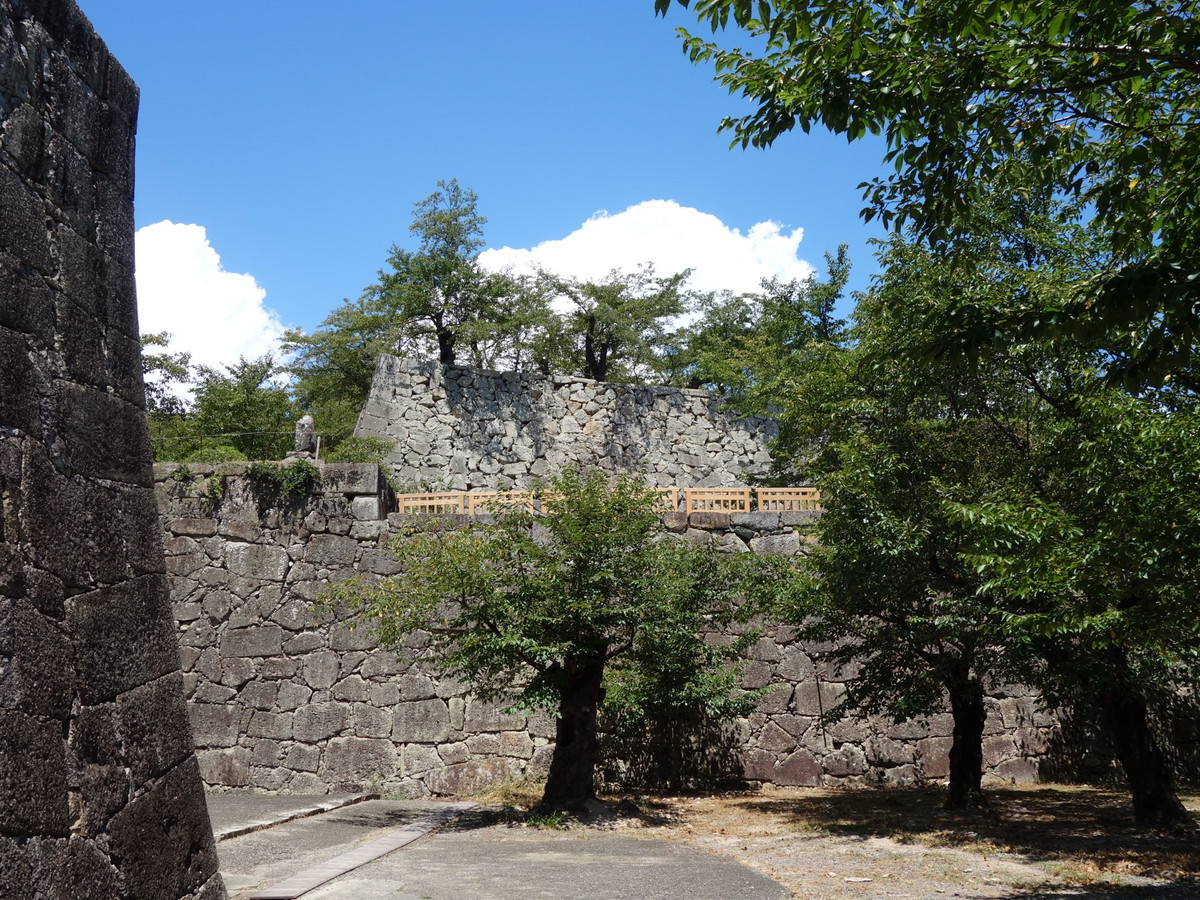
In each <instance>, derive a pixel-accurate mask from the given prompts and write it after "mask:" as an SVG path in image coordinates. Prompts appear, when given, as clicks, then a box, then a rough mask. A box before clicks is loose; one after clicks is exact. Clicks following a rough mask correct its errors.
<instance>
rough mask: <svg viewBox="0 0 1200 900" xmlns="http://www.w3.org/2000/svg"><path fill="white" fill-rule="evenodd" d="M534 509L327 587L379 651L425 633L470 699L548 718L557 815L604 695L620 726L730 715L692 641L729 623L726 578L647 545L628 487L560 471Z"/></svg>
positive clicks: (707, 553)
mask: <svg viewBox="0 0 1200 900" xmlns="http://www.w3.org/2000/svg"><path fill="white" fill-rule="evenodd" d="M542 503H543V505H544V506H545V507H546V514H545V515H543V516H541V517H539V518H537V519H536V520H535V519H533V518H532V517H531V516H530V515H529V514H527V513H524V512H514V511H511V510H508V511H506V510H502V509H501V510H497V512H496V516H495V521H494V523H490V524H480V523H473V524H471V525H468V526H463V527H458V528H454V527H449V526H447V525H445V524H438V523H436V522H435V523H434V524H433V526H432V527H430V528H426V529H420V530H416V531H415V533H413V534H411V535H407V536H402V537H400V538H398V539H397V540H396V541H395V542H393V544H392V546H391V550H392V553H393V554H394V555H395V556H396V558H397V560H398V561H399V563H400V568H401V571H400V573H399V574H398V575H396V576H394V577H390V578H386V579H382V580H380V581H377V582H361V581H360V582H356V583H351V584H347V585H344V586H341V587H339V588H338V589H337V590H336V591H335V593H334V594H333V598H334V599H335V600H336V601H341V602H344V603H346V604H347V605H349V606H350V607H351V608H352V609H353V610H354V611H355V612H356V614H357V617H358V621H359V622H361V623H362V624H363V625H364V626H369V627H371V629H372V630H373V632H374V633H375V634H376V635H377V637H378V639H379V641H380V644H381V646H384V647H400V646H403V645H404V642H405V640H406V639H407V638H408V637H409V636H410V635H411V634H412V633H413V632H418V631H423V632H428V633H430V634H431V635H432V643H433V647H432V654H431V655H430V657H429V659H430V660H431V661H432V662H433V663H434V665H436V666H438V667H439V668H441V669H442V670H443V671H445V672H449V673H452V674H454V675H456V676H457V677H460V678H462V679H464V680H465V681H467V682H468V683H470V684H471V685H472V686H473V688H474V689H475V690H476V691H478V692H479V693H480V694H481V695H483V696H485V697H499V698H504V699H506V700H508V701H509V702H512V703H514V704H516V705H520V706H522V707H534V708H539V707H540V708H544V709H548V710H552V711H553V712H554V713H555V714H556V715H557V726H556V732H555V749H554V756H553V760H552V762H551V764H550V771H549V776H548V780H547V782H546V787H545V792H544V795H543V798H542V804H543V806H546V807H551V808H571V807H578V806H579V805H581V804H582V803H583V802H585V801H586V800H588V799H589V798H591V797H592V796H594V774H595V766H596V761H597V752H598V739H597V712H598V710H599V709H600V707H601V705H602V704H603V703H604V702H605V699H606V685H607V686H611V687H613V689H614V690H613V693H614V696H615V697H616V698H619V700H620V703H619V707H620V712H621V713H622V714H623V715H626V716H627V715H629V714H630V711H631V710H632V709H635V708H639V707H641V706H644V705H645V704H646V703H647V702H650V701H649V700H647V698H651V699H652V700H653V702H654V703H655V704H656V706H655V707H654V711H655V712H656V713H658V714H664V713H667V712H670V710H671V706H672V698H674V704H675V705H677V706H679V707H680V708H684V707H686V708H689V709H690V708H694V707H695V706H696V705H697V704H702V705H705V706H707V707H709V708H711V709H713V710H715V711H718V712H720V711H732V710H734V709H735V708H736V705H735V698H734V697H733V688H734V681H733V672H732V670H731V669H729V668H727V667H723V666H721V665H720V663H721V662H722V660H721V659H720V657H721V655H722V652H723V651H722V650H720V649H719V648H714V647H712V646H710V645H708V644H706V643H705V642H704V640H703V637H702V634H701V632H702V631H707V630H711V629H713V628H718V627H720V626H721V624H723V623H725V622H728V621H729V620H730V619H731V617H732V616H733V613H734V597H733V594H732V590H731V585H732V584H733V582H734V580H733V579H731V578H730V577H729V576H728V574H727V573H725V572H724V571H723V569H724V567H723V566H722V564H721V561H720V558H719V556H718V555H717V554H716V553H715V551H712V550H706V549H699V548H696V547H693V546H692V545H691V544H689V543H688V542H686V541H681V540H677V539H670V538H664V537H663V535H662V531H661V526H660V524H659V521H658V517H657V515H656V514H655V513H654V511H653V498H652V496H651V495H650V493H649V492H648V491H647V490H646V489H645V488H644V487H643V486H642V485H641V484H640V482H639V481H638V480H637V479H635V478H633V477H629V476H626V477H621V478H618V479H617V480H616V481H615V482H613V483H612V484H610V483H609V481H608V477H607V476H606V475H605V474H603V473H591V474H587V475H584V474H581V473H580V472H578V471H574V470H568V471H566V472H564V473H562V474H561V475H559V476H557V477H555V478H552V479H551V480H550V483H549V485H548V489H547V491H546V493H544V494H543V496H542ZM733 652H736V648H733ZM664 672H666V673H667V675H666V677H664ZM645 685H654V686H655V688H656V689H655V690H651V689H649V688H647V687H645ZM664 686H669V687H668V688H666V691H667V692H666V693H664Z"/></svg>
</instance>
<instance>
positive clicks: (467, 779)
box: [425, 757, 522, 797]
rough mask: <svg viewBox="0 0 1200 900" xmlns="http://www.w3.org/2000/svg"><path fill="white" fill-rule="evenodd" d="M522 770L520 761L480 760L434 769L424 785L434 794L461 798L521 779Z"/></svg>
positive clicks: (496, 758)
mask: <svg viewBox="0 0 1200 900" xmlns="http://www.w3.org/2000/svg"><path fill="white" fill-rule="evenodd" d="M521 768H522V764H521V761H520V760H517V759H509V758H504V757H495V758H492V759H478V760H472V761H470V762H465V763H462V764H460V765H457V766H446V767H445V768H444V769H433V770H431V771H430V772H429V774H427V775H426V776H425V784H426V786H427V787H428V788H429V791H430V793H432V794H441V795H450V796H454V797H462V796H466V795H468V794H473V793H476V792H477V791H481V790H483V789H484V788H486V787H490V786H492V785H495V784H502V783H503V782H505V781H512V780H513V779H514V778H517V777H519V776H520V774H521Z"/></svg>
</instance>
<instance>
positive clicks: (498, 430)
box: [318, 356, 777, 490]
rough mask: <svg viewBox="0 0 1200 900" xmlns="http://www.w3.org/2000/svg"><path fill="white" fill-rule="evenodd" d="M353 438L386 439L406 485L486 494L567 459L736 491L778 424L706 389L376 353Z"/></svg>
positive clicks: (759, 466)
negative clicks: (743, 413) (742, 414)
mask: <svg viewBox="0 0 1200 900" xmlns="http://www.w3.org/2000/svg"><path fill="white" fill-rule="evenodd" d="M319 424H320V423H318V425H319ZM355 433H356V434H361V435H373V436H376V437H382V438H385V439H386V440H388V441H389V442H391V443H392V445H393V449H392V452H391V453H390V454H389V455H388V457H387V463H388V465H390V466H391V467H392V470H393V471H394V472H395V475H396V479H397V480H398V483H400V484H402V485H410V486H412V487H413V489H414V490H416V489H417V488H418V487H420V488H422V489H429V490H438V489H443V490H495V489H496V488H497V487H516V488H527V487H530V486H531V484H532V482H533V481H534V479H536V478H539V477H543V476H545V475H547V474H550V473H552V472H556V471H559V470H561V469H563V468H565V467H567V466H568V465H572V464H574V465H579V466H583V467H599V468H603V469H606V470H609V471H617V472H644V473H646V475H647V480H648V482H649V483H650V484H653V485H657V486H660V487H725V486H732V485H744V484H746V483H747V478H748V476H752V475H756V474H762V473H764V472H766V471H767V470H768V469H769V467H770V456H769V454H768V453H767V442H768V441H769V440H770V439H771V438H773V437H775V435H776V434H777V428H776V426H775V424H774V423H773V422H771V421H770V420H768V419H762V418H756V417H752V418H738V417H736V416H733V415H732V414H730V413H728V412H726V411H724V410H723V409H722V408H721V404H720V402H719V401H717V400H716V399H714V398H713V396H712V395H711V394H709V393H707V392H706V391H694V390H681V389H678V388H663V387H640V386H637V385H628V384H611V383H608V382H597V381H593V380H591V379H588V378H578V377H573V376H572V377H550V378H546V377H543V376H540V375H534V374H530V373H513V372H505V373H500V372H488V371H484V370H480V369H467V368H461V367H457V366H443V365H441V364H439V363H437V362H414V361H411V360H407V359H400V358H398V357H394V356H383V357H381V358H380V360H379V366H378V368H377V369H376V371H375V380H374V382H373V384H372V386H371V394H370V396H369V397H368V399H367V403H366V406H365V407H364V408H363V411H362V414H361V415H360V416H359V419H358V425H357V428H356V429H355Z"/></svg>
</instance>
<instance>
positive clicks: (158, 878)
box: [0, 0, 224, 900]
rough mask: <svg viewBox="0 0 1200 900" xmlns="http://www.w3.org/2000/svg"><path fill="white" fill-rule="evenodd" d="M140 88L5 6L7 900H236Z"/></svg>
mask: <svg viewBox="0 0 1200 900" xmlns="http://www.w3.org/2000/svg"><path fill="white" fill-rule="evenodd" d="M137 102H138V92H137V88H136V86H135V85H134V84H133V82H132V81H131V80H130V78H129V76H128V75H126V73H125V72H124V71H123V70H122V69H121V67H120V66H119V65H118V64H117V62H116V61H115V60H114V59H113V58H112V57H111V56H110V55H109V53H108V51H107V50H106V49H105V47H104V44H103V43H102V42H101V41H100V39H99V38H98V37H97V36H96V34H95V33H94V31H93V30H92V28H91V26H90V25H89V24H88V22H87V20H86V19H85V18H84V17H83V15H82V14H81V13H80V11H79V10H78V8H77V7H76V6H75V4H74V3H73V2H70V0H0V896H3V897H5V898H13V900H17V898H32V897H35V896H36V897H147V898H179V897H194V898H216V897H222V896H224V890H223V888H222V886H221V880H220V876H218V875H217V874H216V869H217V857H216V853H215V850H214V844H213V838H212V831H211V829H210V827H209V821H208V813H207V810H206V807H205V802H204V793H203V784H202V782H201V780H200V777H199V771H198V767H197V760H196V756H195V754H194V752H193V744H192V738H191V734H190V731H189V727H188V718H187V712H186V707H185V705H184V698H183V690H182V675H181V673H180V668H179V654H178V648H177V645H176V642H175V629H174V627H173V624H172V620H171V616H170V607H169V604H168V596H167V595H168V586H167V581H166V576H165V572H164V562H163V552H162V542H161V537H160V532H159V528H158V518H157V515H156V509H155V502H154V491H153V481H152V478H151V470H150V445H149V438H148V435H147V430H146V422H145V415H144V411H143V406H144V397H143V389H142V379H141V362H140V349H139V345H138V326H137V312H136V303H135V296H134V282H133V145H134V129H135V123H136V115H137Z"/></svg>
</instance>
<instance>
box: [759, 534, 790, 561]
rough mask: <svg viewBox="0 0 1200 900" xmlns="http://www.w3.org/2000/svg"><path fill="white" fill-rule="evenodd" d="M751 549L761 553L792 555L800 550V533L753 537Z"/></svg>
mask: <svg viewBox="0 0 1200 900" xmlns="http://www.w3.org/2000/svg"><path fill="white" fill-rule="evenodd" d="M750 549H751V550H752V551H754V552H755V553H759V554H772V555H776V556H792V555H794V554H796V553H797V552H798V551H799V550H800V535H799V534H798V533H796V532H792V533H791V534H765V535H763V536H762V537H756V538H751V539H750Z"/></svg>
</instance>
